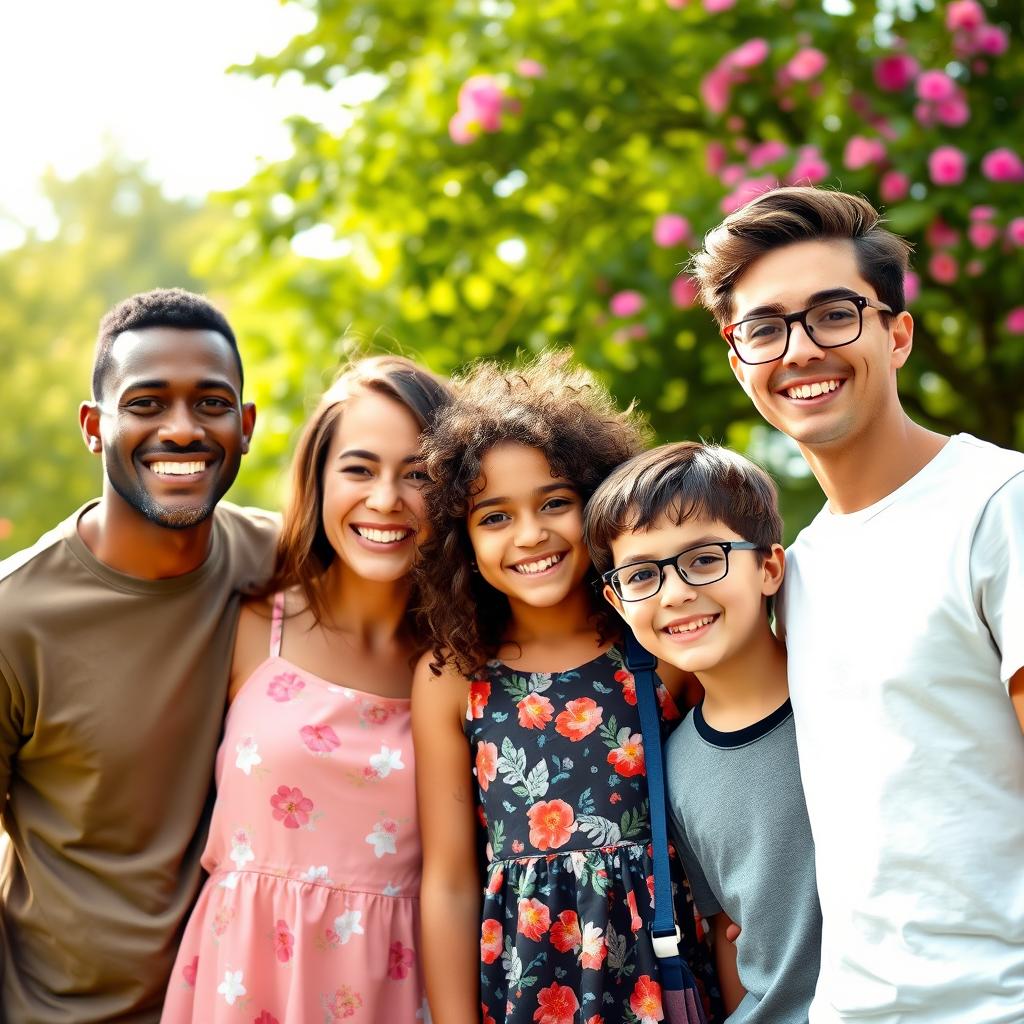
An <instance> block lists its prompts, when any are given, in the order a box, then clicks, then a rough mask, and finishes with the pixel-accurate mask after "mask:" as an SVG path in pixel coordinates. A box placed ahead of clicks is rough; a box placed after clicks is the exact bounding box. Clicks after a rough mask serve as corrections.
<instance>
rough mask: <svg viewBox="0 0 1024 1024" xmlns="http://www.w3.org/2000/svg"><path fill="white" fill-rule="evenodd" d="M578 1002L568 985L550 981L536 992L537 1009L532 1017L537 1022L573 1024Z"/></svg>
mask: <svg viewBox="0 0 1024 1024" xmlns="http://www.w3.org/2000/svg"><path fill="white" fill-rule="evenodd" d="M579 1008H580V1002H579V1000H578V999H577V998H576V993H575V992H573V990H572V989H571V988H570V987H569V986H568V985H559V984H558V982H557V981H553V982H551V984H550V985H548V987H547V988H542V989H541V990H540V991H539V992H538V993H537V1009H536V1011H535V1012H534V1014H533V1019H534V1020H535V1021H537V1024H573V1021H574V1020H575V1019H576V1011H577V1010H578V1009H579Z"/></svg>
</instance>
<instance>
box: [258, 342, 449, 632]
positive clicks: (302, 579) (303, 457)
mask: <svg viewBox="0 0 1024 1024" xmlns="http://www.w3.org/2000/svg"><path fill="white" fill-rule="evenodd" d="M362 392H372V393H373V394H377V395H384V396H385V397H386V398H391V399H394V401H396V402H399V403H401V404H402V405H403V406H405V408H406V409H408V410H409V412H410V413H411V414H412V417H413V419H415V420H416V422H417V424H418V425H419V428H420V430H426V429H427V428H428V427H429V426H430V425H431V424H432V423H433V421H434V419H435V417H436V416H437V414H438V412H439V411H440V410H441V409H443V408H444V407H445V406H446V405H447V404H448V403H449V402H450V401H451V398H452V393H451V390H450V389H449V387H448V385H447V384H446V383H445V382H444V381H442V380H441V378H440V377H437V376H435V375H434V374H433V373H431V372H430V371H429V370H426V369H424V368H423V367H422V366H418V365H417V364H416V363H414V362H413V361H412V360H411V359H406V358H405V357H404V356H392V355H385V356H369V357H366V358H363V359H358V360H356V361H354V362H352V363H350V364H348V365H347V366H345V367H343V368H342V370H341V372H340V374H339V375H338V377H337V379H336V380H335V382H334V383H333V384H332V385H331V387H329V388H328V389H327V391H326V392H325V393H324V396H323V398H321V399H320V403H319V405H317V407H316V409H315V410H314V412H313V414H312V416H310V418H309V420H308V422H307V423H306V425H305V427H303V430H302V434H301V436H300V437H299V443H298V445H297V446H296V449H295V457H294V460H293V462H292V470H291V487H290V491H289V496H288V503H287V505H286V506H285V513H284V522H283V525H282V528H281V537H280V540H279V541H278V544H277V559H276V563H275V570H274V575H273V578H272V579H271V580H270V582H269V583H268V584H267V593H274V592H276V591H278V590H282V589H284V588H286V587H292V586H296V585H298V586H299V587H301V588H302V592H303V594H304V595H305V598H306V601H307V603H308V605H309V608H310V610H311V611H312V613H313V616H314V618H315V619H316V620H317V622H318V623H323V622H324V621H325V619H326V618H327V602H326V599H325V597H324V594H323V589H322V588H323V577H324V573H326V572H327V570H328V568H330V566H331V563H332V562H333V561H334V559H335V558H336V557H337V556H336V555H335V552H334V548H332V547H331V544H330V541H329V540H328V539H327V533H326V532H325V530H324V523H323V503H324V480H323V477H324V463H325V462H326V460H327V452H328V449H329V448H330V446H331V441H332V439H333V438H334V431H335V428H336V427H337V425H338V422H339V420H340V419H341V417H342V415H343V414H344V411H345V403H346V402H347V401H348V400H349V399H350V398H352V397H354V396H355V395H358V394H360V393H362Z"/></svg>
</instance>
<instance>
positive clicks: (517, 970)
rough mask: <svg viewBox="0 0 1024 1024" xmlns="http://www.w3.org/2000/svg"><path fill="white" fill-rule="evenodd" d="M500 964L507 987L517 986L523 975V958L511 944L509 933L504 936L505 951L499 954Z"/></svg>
mask: <svg viewBox="0 0 1024 1024" xmlns="http://www.w3.org/2000/svg"><path fill="white" fill-rule="evenodd" d="M501 966H502V969H503V970H504V971H505V980H506V981H507V982H508V987H509V988H510V989H511V988H519V979H520V978H522V976H523V959H522V957H521V956H520V955H519V953H518V952H516V947H515V946H513V945H512V936H511V935H506V936H505V952H504V953H502V954H501Z"/></svg>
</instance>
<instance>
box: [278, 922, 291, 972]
mask: <svg viewBox="0 0 1024 1024" xmlns="http://www.w3.org/2000/svg"><path fill="white" fill-rule="evenodd" d="M294 953H295V934H294V933H293V932H292V930H291V928H289V927H288V924H287V922H285V921H281V920H278V922H277V924H276V925H275V926H274V955H275V956H276V957H277V959H278V960H279V961H280V962H281V963H283V964H286V963H288V961H289V960H291V958H292V956H293V955H294Z"/></svg>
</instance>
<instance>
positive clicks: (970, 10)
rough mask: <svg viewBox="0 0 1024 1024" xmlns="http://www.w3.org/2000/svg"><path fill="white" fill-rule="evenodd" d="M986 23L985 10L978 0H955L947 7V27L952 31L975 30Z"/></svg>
mask: <svg viewBox="0 0 1024 1024" xmlns="http://www.w3.org/2000/svg"><path fill="white" fill-rule="evenodd" d="M984 24H985V11H984V10H983V9H982V6H981V4H979V3H978V0H953V3H951V4H950V5H949V6H948V7H947V8H946V28H948V29H949V30H950V32H956V31H958V30H963V31H965V32H973V31H974V30H975V29H978V28H980V27H981V26H982V25H984Z"/></svg>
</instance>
